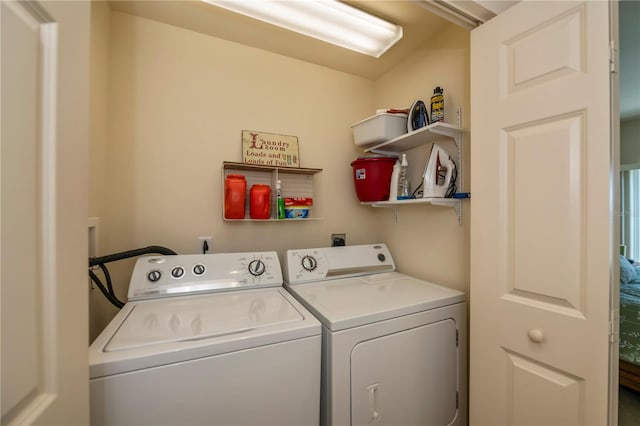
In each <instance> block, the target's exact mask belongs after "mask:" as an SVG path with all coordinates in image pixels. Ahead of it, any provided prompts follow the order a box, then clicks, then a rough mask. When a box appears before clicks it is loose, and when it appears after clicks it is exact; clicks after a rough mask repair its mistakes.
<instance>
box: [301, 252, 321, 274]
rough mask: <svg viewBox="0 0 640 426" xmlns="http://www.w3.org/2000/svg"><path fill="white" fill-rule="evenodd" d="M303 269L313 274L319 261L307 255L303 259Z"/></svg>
mask: <svg viewBox="0 0 640 426" xmlns="http://www.w3.org/2000/svg"><path fill="white" fill-rule="evenodd" d="M302 267H303V268H304V269H305V270H306V271H309V272H311V271H313V270H314V269H316V268H317V267H318V261H317V260H316V258H315V257H313V256H308V255H307V256H305V257H303V258H302Z"/></svg>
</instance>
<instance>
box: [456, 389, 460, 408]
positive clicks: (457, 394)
mask: <svg viewBox="0 0 640 426" xmlns="http://www.w3.org/2000/svg"><path fill="white" fill-rule="evenodd" d="M459 408H460V392H456V409H459Z"/></svg>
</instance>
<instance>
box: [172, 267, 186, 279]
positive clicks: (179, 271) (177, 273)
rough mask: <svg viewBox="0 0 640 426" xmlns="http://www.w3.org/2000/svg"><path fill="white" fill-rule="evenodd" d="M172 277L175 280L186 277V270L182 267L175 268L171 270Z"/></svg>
mask: <svg viewBox="0 0 640 426" xmlns="http://www.w3.org/2000/svg"><path fill="white" fill-rule="evenodd" d="M171 276H172V277H173V278H182V277H183V276H184V268H183V267H182V266H174V267H173V268H172V269H171Z"/></svg>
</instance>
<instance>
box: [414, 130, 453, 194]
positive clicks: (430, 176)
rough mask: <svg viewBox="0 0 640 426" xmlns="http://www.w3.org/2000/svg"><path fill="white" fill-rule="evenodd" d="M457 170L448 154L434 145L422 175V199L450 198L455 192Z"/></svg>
mask: <svg viewBox="0 0 640 426" xmlns="http://www.w3.org/2000/svg"><path fill="white" fill-rule="evenodd" d="M457 177H458V170H457V169H456V163H455V162H454V161H453V159H452V158H451V156H450V155H449V153H448V152H447V151H446V150H445V149H443V148H442V147H440V145H438V144H436V143H434V144H433V145H432V146H431V154H430V155H429V160H428V161H427V167H426V168H425V170H424V175H423V188H422V197H423V198H432V197H441V198H442V197H451V196H453V194H455V192H456V178H457Z"/></svg>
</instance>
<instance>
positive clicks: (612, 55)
mask: <svg viewBox="0 0 640 426" xmlns="http://www.w3.org/2000/svg"><path fill="white" fill-rule="evenodd" d="M617 59H618V54H617V51H616V43H615V42H614V41H613V40H611V41H610V42H609V71H611V72H612V73H615V72H618V69H617V66H616V63H617Z"/></svg>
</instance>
